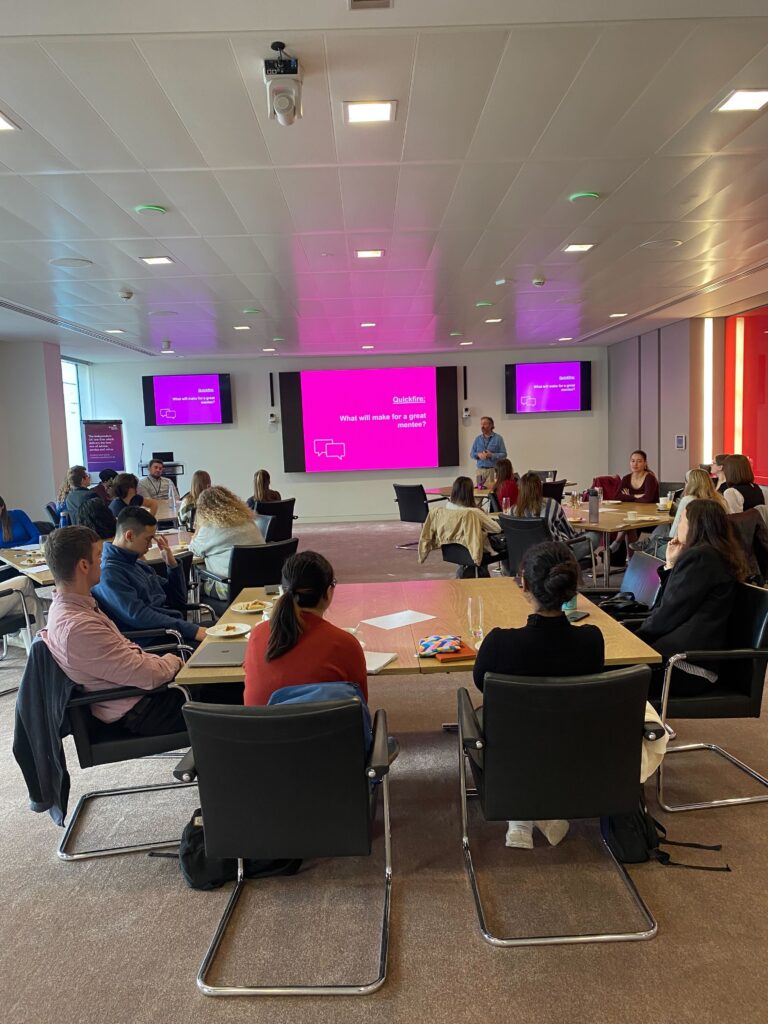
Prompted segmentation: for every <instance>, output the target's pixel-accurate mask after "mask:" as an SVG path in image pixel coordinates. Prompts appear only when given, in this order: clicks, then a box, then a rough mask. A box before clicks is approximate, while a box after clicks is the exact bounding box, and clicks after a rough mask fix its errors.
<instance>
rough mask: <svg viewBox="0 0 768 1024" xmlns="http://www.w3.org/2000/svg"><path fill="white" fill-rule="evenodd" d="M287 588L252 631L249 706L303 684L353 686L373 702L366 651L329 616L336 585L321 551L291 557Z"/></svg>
mask: <svg viewBox="0 0 768 1024" xmlns="http://www.w3.org/2000/svg"><path fill="white" fill-rule="evenodd" d="M282 585H283V593H282V596H281V597H280V598H279V599H278V600H277V602H276V603H275V606H274V608H273V609H272V615H271V617H270V619H269V621H268V622H262V623H261V624H260V625H258V626H257V627H256V628H255V629H252V630H251V636H250V639H249V641H248V650H247V652H246V655H245V694H244V699H243V703H244V704H266V703H267V702H268V701H269V698H270V696H271V695H272V694H273V693H274V692H275V690H279V689H281V688H282V687H283V686H293V685H299V684H301V683H352V684H353V685H354V686H356V687H357V688H358V689H359V690H360V694H361V696H362V697H363V699H364V700H365V701H367V700H368V679H367V674H366V670H365V655H364V654H363V649H362V647H361V646H360V644H359V643H358V642H357V640H356V639H355V638H354V636H352V635H351V634H350V633H347V632H346V631H345V630H343V629H339V627H338V626H334V625H333V624H332V623H330V622H328V621H327V620H326V619H325V618H324V615H325V613H326V611H327V610H328V608H329V607H330V605H331V602H332V601H333V590H334V587H335V586H336V580H335V579H334V576H333V567H332V566H331V564H330V562H329V561H328V559H326V558H323V556H322V555H319V554H318V553H317V552H316V551H301V552H299V553H298V554H295V555H291V557H290V558H289V559H287V561H286V563H285V565H284V566H283V578H282Z"/></svg>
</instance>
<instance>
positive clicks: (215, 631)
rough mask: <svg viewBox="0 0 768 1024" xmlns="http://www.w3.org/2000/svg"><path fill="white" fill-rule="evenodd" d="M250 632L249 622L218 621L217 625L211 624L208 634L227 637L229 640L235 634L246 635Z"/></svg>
mask: <svg viewBox="0 0 768 1024" xmlns="http://www.w3.org/2000/svg"><path fill="white" fill-rule="evenodd" d="M250 632H251V627H250V626H249V625H248V623H247V622H227V623H223V622H218V623H217V624H216V625H215V626H209V627H208V629H207V633H208V636H218V637H225V638H226V639H227V640H231V639H232V637H234V636H245V634H246V633H250Z"/></svg>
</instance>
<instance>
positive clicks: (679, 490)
mask: <svg viewBox="0 0 768 1024" xmlns="http://www.w3.org/2000/svg"><path fill="white" fill-rule="evenodd" d="M684 490H685V484H684V483H681V482H680V481H679V480H660V481H659V497H660V498H666V496H667V495H668V494H669V492H670V491H673V492H674V496H675V501H677V500H679V499H680V498H681V497H682V494H683V491H684Z"/></svg>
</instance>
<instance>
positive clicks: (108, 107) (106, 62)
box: [44, 38, 205, 167]
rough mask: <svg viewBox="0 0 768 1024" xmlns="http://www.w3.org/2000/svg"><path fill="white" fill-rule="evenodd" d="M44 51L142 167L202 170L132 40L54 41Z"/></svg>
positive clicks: (195, 151) (200, 159)
mask: <svg viewBox="0 0 768 1024" xmlns="http://www.w3.org/2000/svg"><path fill="white" fill-rule="evenodd" d="M44 48H45V51H46V53H47V54H48V56H49V57H50V58H51V60H53V61H54V62H55V63H56V65H57V66H58V67H59V68H60V69H61V70H62V71H63V72H64V74H65V75H66V76H67V78H68V79H69V80H70V81H71V82H72V83H73V84H74V85H75V86H76V87H77V89H78V90H79V91H80V92H81V93H82V94H83V96H84V97H85V98H86V99H87V100H88V102H89V103H90V105H91V106H92V107H93V108H94V109H95V110H96V111H97V112H98V113H99V114H100V115H101V117H102V118H103V119H104V121H105V122H106V123H107V124H109V125H111V126H112V129H113V131H114V132H115V134H116V135H117V136H118V138H120V140H121V141H122V142H123V144H124V145H125V147H126V149H128V150H129V151H130V152H131V153H132V154H133V155H134V156H135V157H136V159H137V160H138V161H139V163H140V164H141V165H142V166H143V167H201V166H204V164H205V161H204V160H203V157H202V154H201V153H200V150H199V149H198V148H197V146H195V144H194V142H193V141H192V139H191V138H190V136H189V133H188V132H187V130H186V129H185V127H184V125H183V124H182V123H181V121H180V120H179V116H178V114H177V113H176V111H175V110H174V109H173V106H172V104H171V102H170V100H169V99H168V97H167V95H166V94H165V92H163V89H162V88H161V86H160V85H159V84H158V82H157V80H156V79H155V78H154V77H153V75H152V74H150V73H148V69H147V64H146V62H145V60H144V59H143V57H142V56H141V54H140V53H139V51H138V49H137V48H136V46H135V45H134V43H133V42H132V41H131V40H123V39H119V40H118V39H76V38H75V39H53V40H46V42H45V44H44Z"/></svg>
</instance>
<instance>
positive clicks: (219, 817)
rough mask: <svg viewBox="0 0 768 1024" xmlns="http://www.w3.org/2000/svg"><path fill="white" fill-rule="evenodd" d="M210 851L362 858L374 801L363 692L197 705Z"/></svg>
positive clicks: (190, 722)
mask: <svg viewBox="0 0 768 1024" xmlns="http://www.w3.org/2000/svg"><path fill="white" fill-rule="evenodd" d="M184 718H185V719H186V722H187V728H188V731H189V735H190V740H191V743H192V751H193V754H194V759H195V770H196V772H197V774H198V781H199V787H200V805H201V807H202V811H203V820H204V821H205V846H206V852H207V854H208V855H209V856H211V857H234V858H294V857H301V858H306V857H338V856H360V855H366V854H368V853H370V849H371V801H370V797H369V785H368V780H367V778H366V775H365V763H366V752H365V747H364V741H363V719H362V705H361V701H360V700H358V699H350V700H341V701H321V702H318V703H313V704H311V705H308V704H290V705H287V704H283V705H276V706H274V707H232V706H229V705H216V704H199V703H194V702H193V703H189V704H186V705H185V706H184Z"/></svg>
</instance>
